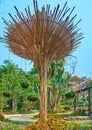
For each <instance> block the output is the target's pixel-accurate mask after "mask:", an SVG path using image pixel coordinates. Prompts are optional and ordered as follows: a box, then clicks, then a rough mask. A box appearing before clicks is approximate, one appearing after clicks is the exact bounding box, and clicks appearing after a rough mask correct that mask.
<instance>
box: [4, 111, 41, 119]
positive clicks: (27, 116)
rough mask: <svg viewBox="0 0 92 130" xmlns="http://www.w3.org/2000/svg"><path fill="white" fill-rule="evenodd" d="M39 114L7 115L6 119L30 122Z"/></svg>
mask: <svg viewBox="0 0 92 130" xmlns="http://www.w3.org/2000/svg"><path fill="white" fill-rule="evenodd" d="M38 114H39V113H38V112H37V113H32V114H11V115H10V114H5V115H4V116H5V118H8V119H10V120H16V121H25V120H26V121H30V120H32V118H33V117H34V116H35V115H38Z"/></svg>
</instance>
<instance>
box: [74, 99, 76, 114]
mask: <svg viewBox="0 0 92 130" xmlns="http://www.w3.org/2000/svg"><path fill="white" fill-rule="evenodd" d="M74 116H76V97H75V98H74Z"/></svg>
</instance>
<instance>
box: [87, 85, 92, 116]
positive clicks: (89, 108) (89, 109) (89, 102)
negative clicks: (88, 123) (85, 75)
mask: <svg viewBox="0 0 92 130" xmlns="http://www.w3.org/2000/svg"><path fill="white" fill-rule="evenodd" d="M90 114H91V101H90V87H89V88H88V116H89V117H90Z"/></svg>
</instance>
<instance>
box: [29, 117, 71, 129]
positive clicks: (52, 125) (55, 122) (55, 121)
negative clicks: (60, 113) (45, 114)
mask: <svg viewBox="0 0 92 130" xmlns="http://www.w3.org/2000/svg"><path fill="white" fill-rule="evenodd" d="M68 125H69V123H67V122H66V121H65V120H63V119H61V118H49V119H48V120H46V121H45V120H39V121H38V122H36V123H35V124H32V125H30V126H29V127H28V128H27V130H61V128H67V127H68Z"/></svg>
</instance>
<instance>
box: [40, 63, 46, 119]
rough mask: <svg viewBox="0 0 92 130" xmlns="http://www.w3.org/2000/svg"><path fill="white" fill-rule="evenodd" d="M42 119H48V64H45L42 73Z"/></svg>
mask: <svg viewBox="0 0 92 130" xmlns="http://www.w3.org/2000/svg"><path fill="white" fill-rule="evenodd" d="M40 119H44V120H46V119H47V66H46V64H44V65H43V67H42V68H41V75H40Z"/></svg>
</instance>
